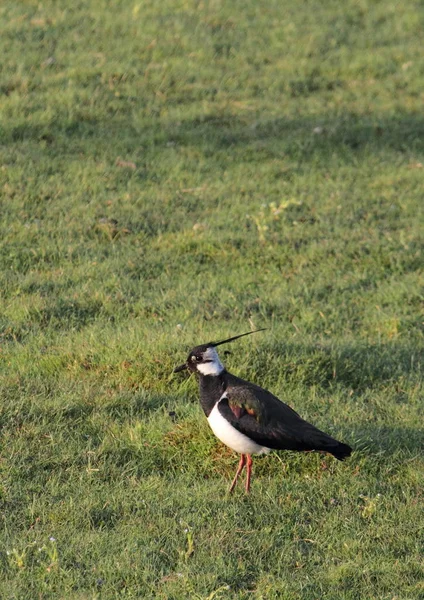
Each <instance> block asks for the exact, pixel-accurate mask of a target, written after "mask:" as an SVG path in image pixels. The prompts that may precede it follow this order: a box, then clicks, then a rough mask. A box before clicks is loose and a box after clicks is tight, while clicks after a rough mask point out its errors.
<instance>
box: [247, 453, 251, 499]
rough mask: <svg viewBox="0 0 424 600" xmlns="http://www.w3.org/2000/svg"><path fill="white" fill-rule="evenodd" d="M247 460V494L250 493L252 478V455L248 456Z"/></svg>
mask: <svg viewBox="0 0 424 600" xmlns="http://www.w3.org/2000/svg"><path fill="white" fill-rule="evenodd" d="M246 458H247V476H246V494H248V493H249V492H250V478H251V477H252V463H253V460H252V457H251V456H250V454H246Z"/></svg>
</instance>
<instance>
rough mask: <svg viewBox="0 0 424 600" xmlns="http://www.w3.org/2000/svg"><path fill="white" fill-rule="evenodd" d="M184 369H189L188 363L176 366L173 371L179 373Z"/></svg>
mask: <svg viewBox="0 0 424 600" xmlns="http://www.w3.org/2000/svg"><path fill="white" fill-rule="evenodd" d="M184 369H187V363H184V364H183V365H180V366H179V367H175V369H174V371H173V373H179V372H180V371H184Z"/></svg>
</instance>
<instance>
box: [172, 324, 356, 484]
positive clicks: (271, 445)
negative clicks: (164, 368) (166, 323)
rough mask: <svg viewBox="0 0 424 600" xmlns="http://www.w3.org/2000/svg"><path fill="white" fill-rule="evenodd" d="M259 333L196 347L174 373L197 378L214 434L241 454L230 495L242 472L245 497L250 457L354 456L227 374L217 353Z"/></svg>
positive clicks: (256, 388)
mask: <svg viewBox="0 0 424 600" xmlns="http://www.w3.org/2000/svg"><path fill="white" fill-rule="evenodd" d="M257 331H263V329H257V330H256V331H249V332H248V333H242V334H241V335H236V336H234V337H231V338H228V339H226V340H221V341H220V342H209V343H208V344H203V345H201V346H196V347H195V348H193V350H191V352H190V354H189V355H188V358H187V361H186V362H185V363H184V364H183V365H181V366H179V367H176V368H175V369H174V373H178V372H179V371H183V370H184V369H188V370H189V371H193V372H195V373H197V374H198V375H199V387H200V404H201V406H202V408H203V411H204V413H205V415H206V417H207V419H208V422H209V425H210V427H211V429H212V431H213V432H214V434H215V435H216V437H217V438H218V439H219V440H221V442H223V443H224V444H226V445H227V446H228V447H229V448H231V449H232V450H234V451H235V452H238V453H240V454H241V457H240V462H239V464H238V468H237V472H236V474H235V477H234V479H233V482H232V484H231V486H230V490H229V491H230V493H231V492H232V491H233V490H234V487H235V485H236V483H237V479H238V477H239V475H240V473H241V472H242V470H243V468H244V467H245V466H246V467H247V477H246V486H245V488H246V492H249V490H250V479H251V473H252V457H251V455H252V454H266V453H268V452H270V451H271V450H298V451H300V452H306V451H311V450H317V451H319V452H329V453H330V454H332V455H333V456H335V457H336V458H337V459H338V460H344V459H345V458H347V457H348V456H350V454H351V452H352V448H350V447H349V446H348V445H347V444H343V443H342V442H338V441H337V440H335V439H334V438H332V437H330V436H329V435H327V434H326V433H324V432H322V431H320V430H319V429H317V428H316V427H314V425H311V424H310V423H308V422H307V421H304V420H303V419H302V417H300V416H299V415H298V414H297V412H295V411H294V410H293V409H292V408H290V406H288V405H287V404H284V402H281V400H279V399H278V398H277V397H276V396H274V395H273V394H271V392H268V391H267V390H264V389H263V388H261V387H259V386H258V385H255V384H254V383H250V382H249V381H244V380H243V379H240V378H239V377H236V376H235V375H232V374H231V373H229V372H228V371H227V370H226V369H225V367H224V365H223V364H222V363H221V361H220V360H219V357H218V353H217V351H216V349H215V348H216V347H217V346H220V345H221V344H227V343H228V342H232V341H234V340H237V339H239V338H241V337H243V336H245V335H250V334H251V333H256V332H257Z"/></svg>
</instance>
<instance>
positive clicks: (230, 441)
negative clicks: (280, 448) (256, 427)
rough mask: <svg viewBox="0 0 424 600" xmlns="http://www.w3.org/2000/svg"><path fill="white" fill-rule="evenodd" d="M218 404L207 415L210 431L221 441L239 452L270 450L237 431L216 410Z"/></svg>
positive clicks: (256, 452)
mask: <svg viewBox="0 0 424 600" xmlns="http://www.w3.org/2000/svg"><path fill="white" fill-rule="evenodd" d="M218 404H219V403H217V404H215V406H214V407H213V409H212V412H211V413H210V415H209V417H208V422H209V425H210V426H211V429H212V431H213V432H214V434H215V435H216V437H217V438H218V439H219V440H221V442H223V443H224V444H225V445H226V446H228V447H229V448H231V449H232V450H235V452H239V453H240V454H264V453H266V452H269V451H270V449H269V448H265V447H264V446H261V445H259V444H257V443H256V442H254V441H253V440H251V439H250V438H248V437H247V435H244V433H240V431H237V429H236V428H235V427H233V426H232V425H231V423H229V422H228V421H227V420H226V419H224V417H223V416H222V415H221V413H220V412H219V410H218Z"/></svg>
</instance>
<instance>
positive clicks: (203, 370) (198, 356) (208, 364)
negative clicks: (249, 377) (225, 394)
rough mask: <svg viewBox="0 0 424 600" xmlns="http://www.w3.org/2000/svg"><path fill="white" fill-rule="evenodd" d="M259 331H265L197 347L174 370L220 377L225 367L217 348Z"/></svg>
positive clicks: (243, 334)
mask: <svg viewBox="0 0 424 600" xmlns="http://www.w3.org/2000/svg"><path fill="white" fill-rule="evenodd" d="M257 331H263V329H256V330H255V331H248V332H247V333H242V334H241V335H236V336H234V337H231V338H228V339H226V340H221V341H220V342H209V343H208V344H202V345H201V346H196V347H195V348H193V349H192V350H190V354H189V355H188V358H187V361H186V362H185V363H184V364H182V365H180V366H179V367H176V368H175V369H174V373H179V372H180V371H184V370H185V369H188V370H189V371H194V372H197V373H200V374H201V375H219V374H220V373H222V371H223V370H224V365H223V364H222V363H221V361H220V360H219V356H218V352H217V351H216V350H215V347H216V346H220V345H221V344H227V343H228V342H232V341H234V340H237V339H238V338H241V337H243V336H245V335H250V334H251V333H256V332H257Z"/></svg>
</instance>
